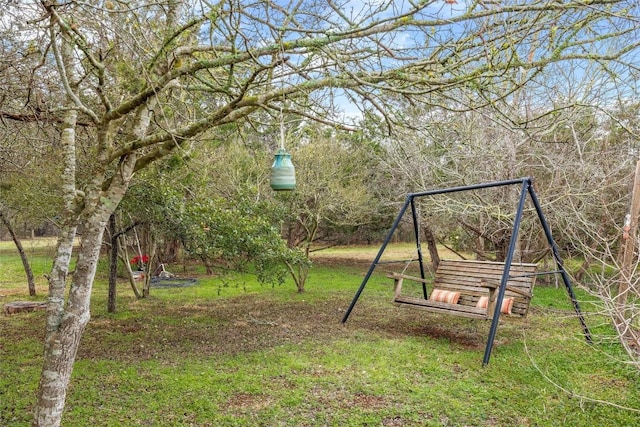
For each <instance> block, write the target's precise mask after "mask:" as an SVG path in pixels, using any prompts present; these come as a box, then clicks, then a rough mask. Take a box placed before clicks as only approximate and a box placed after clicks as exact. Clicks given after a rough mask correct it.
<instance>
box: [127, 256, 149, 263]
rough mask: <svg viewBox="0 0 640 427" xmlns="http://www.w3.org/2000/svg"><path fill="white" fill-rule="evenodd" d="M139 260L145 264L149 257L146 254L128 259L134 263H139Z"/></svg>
mask: <svg viewBox="0 0 640 427" xmlns="http://www.w3.org/2000/svg"><path fill="white" fill-rule="evenodd" d="M141 261H142V263H143V264H146V263H147V262H149V257H148V256H146V255H136V256H134V257H133V258H131V259H130V260H129V262H130V263H131V264H134V265H136V264H139V263H140V262H141Z"/></svg>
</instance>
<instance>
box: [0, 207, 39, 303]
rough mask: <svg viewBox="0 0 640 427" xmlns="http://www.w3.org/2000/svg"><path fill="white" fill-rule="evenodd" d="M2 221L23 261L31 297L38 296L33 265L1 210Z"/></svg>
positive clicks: (0, 218)
mask: <svg viewBox="0 0 640 427" xmlns="http://www.w3.org/2000/svg"><path fill="white" fill-rule="evenodd" d="M0 220H1V221H2V223H3V224H4V225H5V227H7V230H8V231H9V234H10V235H11V240H13V243H14V244H15V245H16V249H17V250H18V253H19V254H20V259H21V260H22V267H23V268H24V272H25V274H26V275H27V284H28V286H29V295H31V296H32V297H34V296H36V280H35V278H34V277H33V270H32V269H31V264H30V263H29V258H27V254H26V253H25V252H24V248H23V247H22V243H21V242H20V239H19V238H18V235H17V234H16V232H15V230H14V229H13V225H12V224H11V221H9V218H7V217H6V215H5V214H4V213H2V211H1V210H0Z"/></svg>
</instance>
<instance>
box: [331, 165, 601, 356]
mask: <svg viewBox="0 0 640 427" xmlns="http://www.w3.org/2000/svg"><path fill="white" fill-rule="evenodd" d="M517 184H520V185H521V186H522V190H521V192H520V200H519V202H518V207H517V211H516V216H515V219H514V222H513V232H512V233H511V240H510V242H509V249H508V252H507V256H506V259H505V263H504V271H503V273H502V279H501V281H500V288H499V291H498V295H497V298H496V299H497V301H496V305H495V311H494V315H493V319H492V321H491V328H490V330H489V337H488V339H487V345H486V347H485V352H484V358H483V360H482V365H483V366H486V365H488V364H489V359H490V357H491V350H492V348H493V341H494V339H495V336H496V331H497V329H498V321H499V320H500V312H501V310H500V309H501V307H502V301H503V299H504V294H505V291H506V289H507V282H508V280H509V279H510V278H511V276H510V275H509V272H510V269H511V263H512V261H513V256H514V252H515V248H516V242H517V239H518V231H519V229H520V223H521V221H522V214H523V211H524V204H525V201H526V199H527V195H528V196H529V197H530V198H531V202H532V203H533V206H534V207H535V210H536V213H537V214H538V219H539V220H540V224H541V225H542V228H543V230H544V234H545V236H546V237H547V241H548V242H549V246H550V247H551V253H552V255H553V258H554V260H555V261H556V266H557V270H555V271H547V272H540V273H535V274H536V275H544V274H560V275H561V276H562V280H563V282H564V285H565V288H566V289H567V292H568V294H569V297H570V298H571V302H572V304H573V308H574V310H575V312H576V314H577V316H578V319H579V321H580V325H581V326H582V331H583V333H584V336H585V339H586V340H587V342H588V343H591V342H592V339H591V332H590V331H589V328H588V327H587V324H586V322H585V319H584V316H583V314H582V312H581V311H580V305H579V303H578V300H577V299H576V295H575V293H574V291H573V287H572V286H571V280H570V279H569V275H568V274H567V272H566V270H565V268H564V266H563V263H562V259H561V258H560V254H559V251H558V247H557V245H556V243H555V241H554V240H553V237H552V235H551V229H550V228H549V224H548V223H547V221H546V219H545V217H544V214H543V213H542V207H541V206H540V202H539V201H538V197H537V196H536V193H535V191H534V189H533V180H532V178H530V177H527V178H519V179H513V180H506V181H495V182H489V183H484V184H476V185H469V186H462V187H451V188H445V189H440V190H431V191H425V192H420V193H410V194H408V195H407V197H406V199H405V202H404V205H403V206H402V208H401V209H400V213H399V214H398V216H397V217H396V219H395V221H394V222H393V225H392V226H391V229H390V230H389V233H388V234H387V237H386V238H385V240H384V242H383V243H382V246H381V247H380V250H379V251H378V254H377V255H376V257H375V259H374V260H373V262H372V263H371V266H370V267H369V270H368V271H367V274H366V275H365V276H364V279H363V280H362V283H361V284H360V288H358V291H357V292H356V294H355V296H354V297H353V300H352V301H351V304H350V305H349V308H348V309H347V311H346V312H345V314H344V317H343V318H342V323H345V322H346V321H347V319H348V318H349V315H350V314H351V311H352V310H353V308H354V306H355V305H356V302H357V301H358V299H359V298H360V295H361V294H362V291H363V290H364V287H365V286H366V284H367V282H368V281H369V278H370V277H371V274H372V273H373V271H374V270H375V268H376V266H377V265H378V264H379V263H380V258H381V257H382V254H383V253H384V251H385V249H386V247H387V245H388V244H389V242H390V241H391V238H392V237H393V234H394V232H395V231H396V229H397V228H398V225H399V224H400V221H401V219H402V217H403V216H404V214H405V212H406V211H407V208H408V207H409V206H411V213H412V217H413V227H414V233H415V239H416V247H417V252H418V253H417V255H418V258H417V261H418V263H419V266H420V275H421V277H422V279H424V278H425V273H424V264H423V257H422V249H421V247H420V228H419V219H418V216H417V214H416V205H415V200H416V199H418V198H421V197H426V196H434V195H437V194H446V193H456V192H460V191H471V190H479V189H483V188H493V187H503V186H508V185H517ZM423 287H424V285H423ZM424 293H425V295H426V288H425V289H424Z"/></svg>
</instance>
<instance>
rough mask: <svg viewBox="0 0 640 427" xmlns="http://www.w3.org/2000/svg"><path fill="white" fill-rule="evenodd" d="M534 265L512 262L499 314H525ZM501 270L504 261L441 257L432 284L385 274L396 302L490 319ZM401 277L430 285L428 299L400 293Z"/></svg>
mask: <svg viewBox="0 0 640 427" xmlns="http://www.w3.org/2000/svg"><path fill="white" fill-rule="evenodd" d="M536 269H537V266H536V265H535V264H525V263H512V264H511V270H510V272H509V280H508V281H507V289H506V291H505V295H504V299H503V302H502V307H501V314H506V315H509V316H514V317H526V316H527V313H528V311H529V303H530V302H531V297H532V296H533V287H534V284H535V280H536V274H535V273H536ZM503 271H504V263H501V262H490V261H474V260H442V261H440V265H439V266H438V269H437V270H436V275H435V278H434V280H433V285H431V281H430V280H426V279H422V278H420V277H415V276H410V275H406V274H400V273H391V274H389V275H388V277H389V278H391V279H393V280H394V284H395V291H394V298H393V301H394V302H395V303H397V304H398V305H401V306H408V307H414V308H419V309H422V310H426V311H430V312H433V313H443V314H450V315H454V316H462V317H468V318H472V319H492V318H493V314H494V312H495V304H496V297H497V295H498V292H497V291H498V288H499V287H500V281H501V279H502V274H503ZM404 280H409V281H412V282H417V283H421V284H424V285H425V286H427V287H428V288H431V289H428V295H429V299H425V298H423V297H415V296H408V295H402V285H403V281H404ZM434 291H435V292H434ZM434 296H435V298H434Z"/></svg>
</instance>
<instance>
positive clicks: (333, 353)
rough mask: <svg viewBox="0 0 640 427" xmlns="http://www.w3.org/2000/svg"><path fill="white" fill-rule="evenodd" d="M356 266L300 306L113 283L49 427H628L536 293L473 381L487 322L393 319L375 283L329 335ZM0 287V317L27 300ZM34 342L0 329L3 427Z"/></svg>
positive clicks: (28, 320)
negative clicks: (135, 289)
mask: <svg viewBox="0 0 640 427" xmlns="http://www.w3.org/2000/svg"><path fill="white" fill-rule="evenodd" d="M345 250H346V249H345ZM348 250H349V251H352V250H353V248H349V249H348ZM9 252H10V251H9ZM9 252H7V251H2V252H0V263H1V264H2V266H3V270H4V269H5V267H8V266H10V265H14V264H15V260H12V258H11V255H10V253H9ZM356 252H357V251H356ZM373 252H374V254H375V248H374V250H373ZM33 256H34V257H36V258H37V257H39V256H41V255H36V254H35V252H34V254H33ZM42 256H43V258H42V259H41V260H40V261H41V263H42V265H43V266H47V265H50V261H45V260H46V256H45V255H42ZM349 258H354V259H355V258H358V257H357V256H356V255H354V256H353V257H349ZM38 259H39V258H38ZM367 266H368V265H367V264H366V262H365V263H363V264H358V265H350V266H341V265H338V264H332V263H318V265H316V267H315V268H314V269H313V271H312V273H311V275H310V278H309V282H308V285H307V292H305V293H303V294H298V293H296V292H295V286H294V285H293V284H292V283H285V284H284V285H280V286H276V287H271V286H263V285H259V284H257V283H255V281H254V280H253V278H252V277H251V276H236V277H228V278H226V279H225V280H224V281H223V280H221V279H216V278H206V279H202V280H200V282H199V283H198V285H196V286H193V287H189V288H171V289H153V290H152V296H151V298H149V299H146V300H136V299H135V298H134V297H133V296H132V292H131V291H130V290H129V289H128V284H126V283H125V282H123V283H122V284H120V285H119V296H118V308H119V310H118V312H117V313H115V314H109V313H107V312H106V308H105V307H106V281H105V278H104V277H100V278H99V280H98V281H97V283H96V286H95V292H94V298H93V307H92V321H91V323H90V324H89V326H88V327H87V330H86V332H85V335H84V337H83V341H82V345H81V348H80V350H79V353H78V357H77V363H76V366H75V370H74V374H73V379H72V384H71V388H70V390H69V395H68V398H67V406H66V412H65V414H64V418H63V425H64V426H83V427H85V426H96V427H97V426H430V425H433V426H557V425H569V426H634V425H638V424H640V413H638V409H640V381H639V379H640V378H639V375H638V372H637V371H636V370H634V369H632V368H631V367H629V366H627V365H625V364H624V362H623V352H622V351H621V349H620V348H619V346H618V345H617V344H616V343H615V341H614V340H611V339H610V337H609V335H610V333H611V331H610V329H609V327H608V326H607V324H606V322H604V321H603V319H601V318H599V317H597V316H595V315H589V316H588V317H587V321H588V323H589V325H590V326H591V327H592V329H593V332H594V333H595V337H596V340H595V341H596V342H595V343H594V344H593V345H588V344H586V343H585V341H584V339H583V337H582V335H581V330H580V326H579V323H578V321H577V320H576V319H575V318H574V317H573V316H572V311H571V307H570V304H569V302H568V299H567V297H566V294H565V292H564V291H563V290H562V289H559V290H557V289H553V288H542V287H537V288H536V292H535V297H534V299H533V303H532V309H531V313H530V316H529V318H528V319H525V320H513V321H505V322H502V323H501V325H500V328H499V330H498V334H497V337H496V344H495V347H494V351H493V353H492V359H491V363H490V365H489V366H488V367H485V368H483V367H482V366H481V362H482V356H483V353H484V344H485V340H486V336H487V333H488V329H489V324H488V323H487V322H483V321H474V320H467V319H461V318H453V317H448V316H439V315H432V314H426V313H422V312H419V311H416V310H407V309H402V308H399V307H395V306H393V305H392V304H391V303H390V302H389V301H390V299H391V296H392V295H391V284H390V283H389V281H388V279H385V278H384V276H383V274H376V275H374V277H373V278H372V279H371V281H370V282H369V284H368V285H367V288H366V289H365V291H364V293H363V295H362V298H361V299H360V301H359V303H358V305H357V306H356V308H355V310H354V311H353V313H352V315H351V318H350V319H349V321H348V322H347V323H346V325H342V324H341V323H340V320H341V318H342V316H343V314H344V311H345V309H346V308H347V307H348V305H349V303H350V301H351V298H352V297H353V294H354V293H355V291H356V289H357V287H358V286H359V284H360V281H361V280H362V276H363V269H366V267H367ZM7 270H11V271H13V268H7ZM18 270H19V269H18ZM0 277H1V278H0V283H1V284H2V285H1V289H0V294H2V295H4V296H3V297H1V299H0V301H2V302H3V303H5V302H8V301H14V300H28V299H29V297H28V296H27V292H26V284H22V282H24V279H22V278H21V277H20V275H19V274H16V275H15V276H10V275H8V274H7V273H3V275H2V276H0ZM12 277H13V278H12ZM22 288H24V289H22ZM39 291H41V289H40V288H39ZM40 294H41V295H39V296H38V297H37V298H36V299H43V298H44V292H40ZM580 296H581V298H585V297H584V296H583V295H582V294H580ZM583 305H584V307H585V308H587V309H588V308H589V306H590V305H589V303H588V301H583ZM43 329H44V313H42V312H36V313H24V314H18V315H12V316H5V315H3V316H2V317H1V318H0V332H1V333H0V369H1V375H0V410H1V411H2V412H1V413H0V424H1V425H7V426H28V425H29V424H30V413H31V405H32V404H33V400H34V395H35V391H36V388H37V381H38V376H39V369H40V366H41V352H42V344H41V337H42V333H43ZM634 408H635V409H634Z"/></svg>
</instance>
